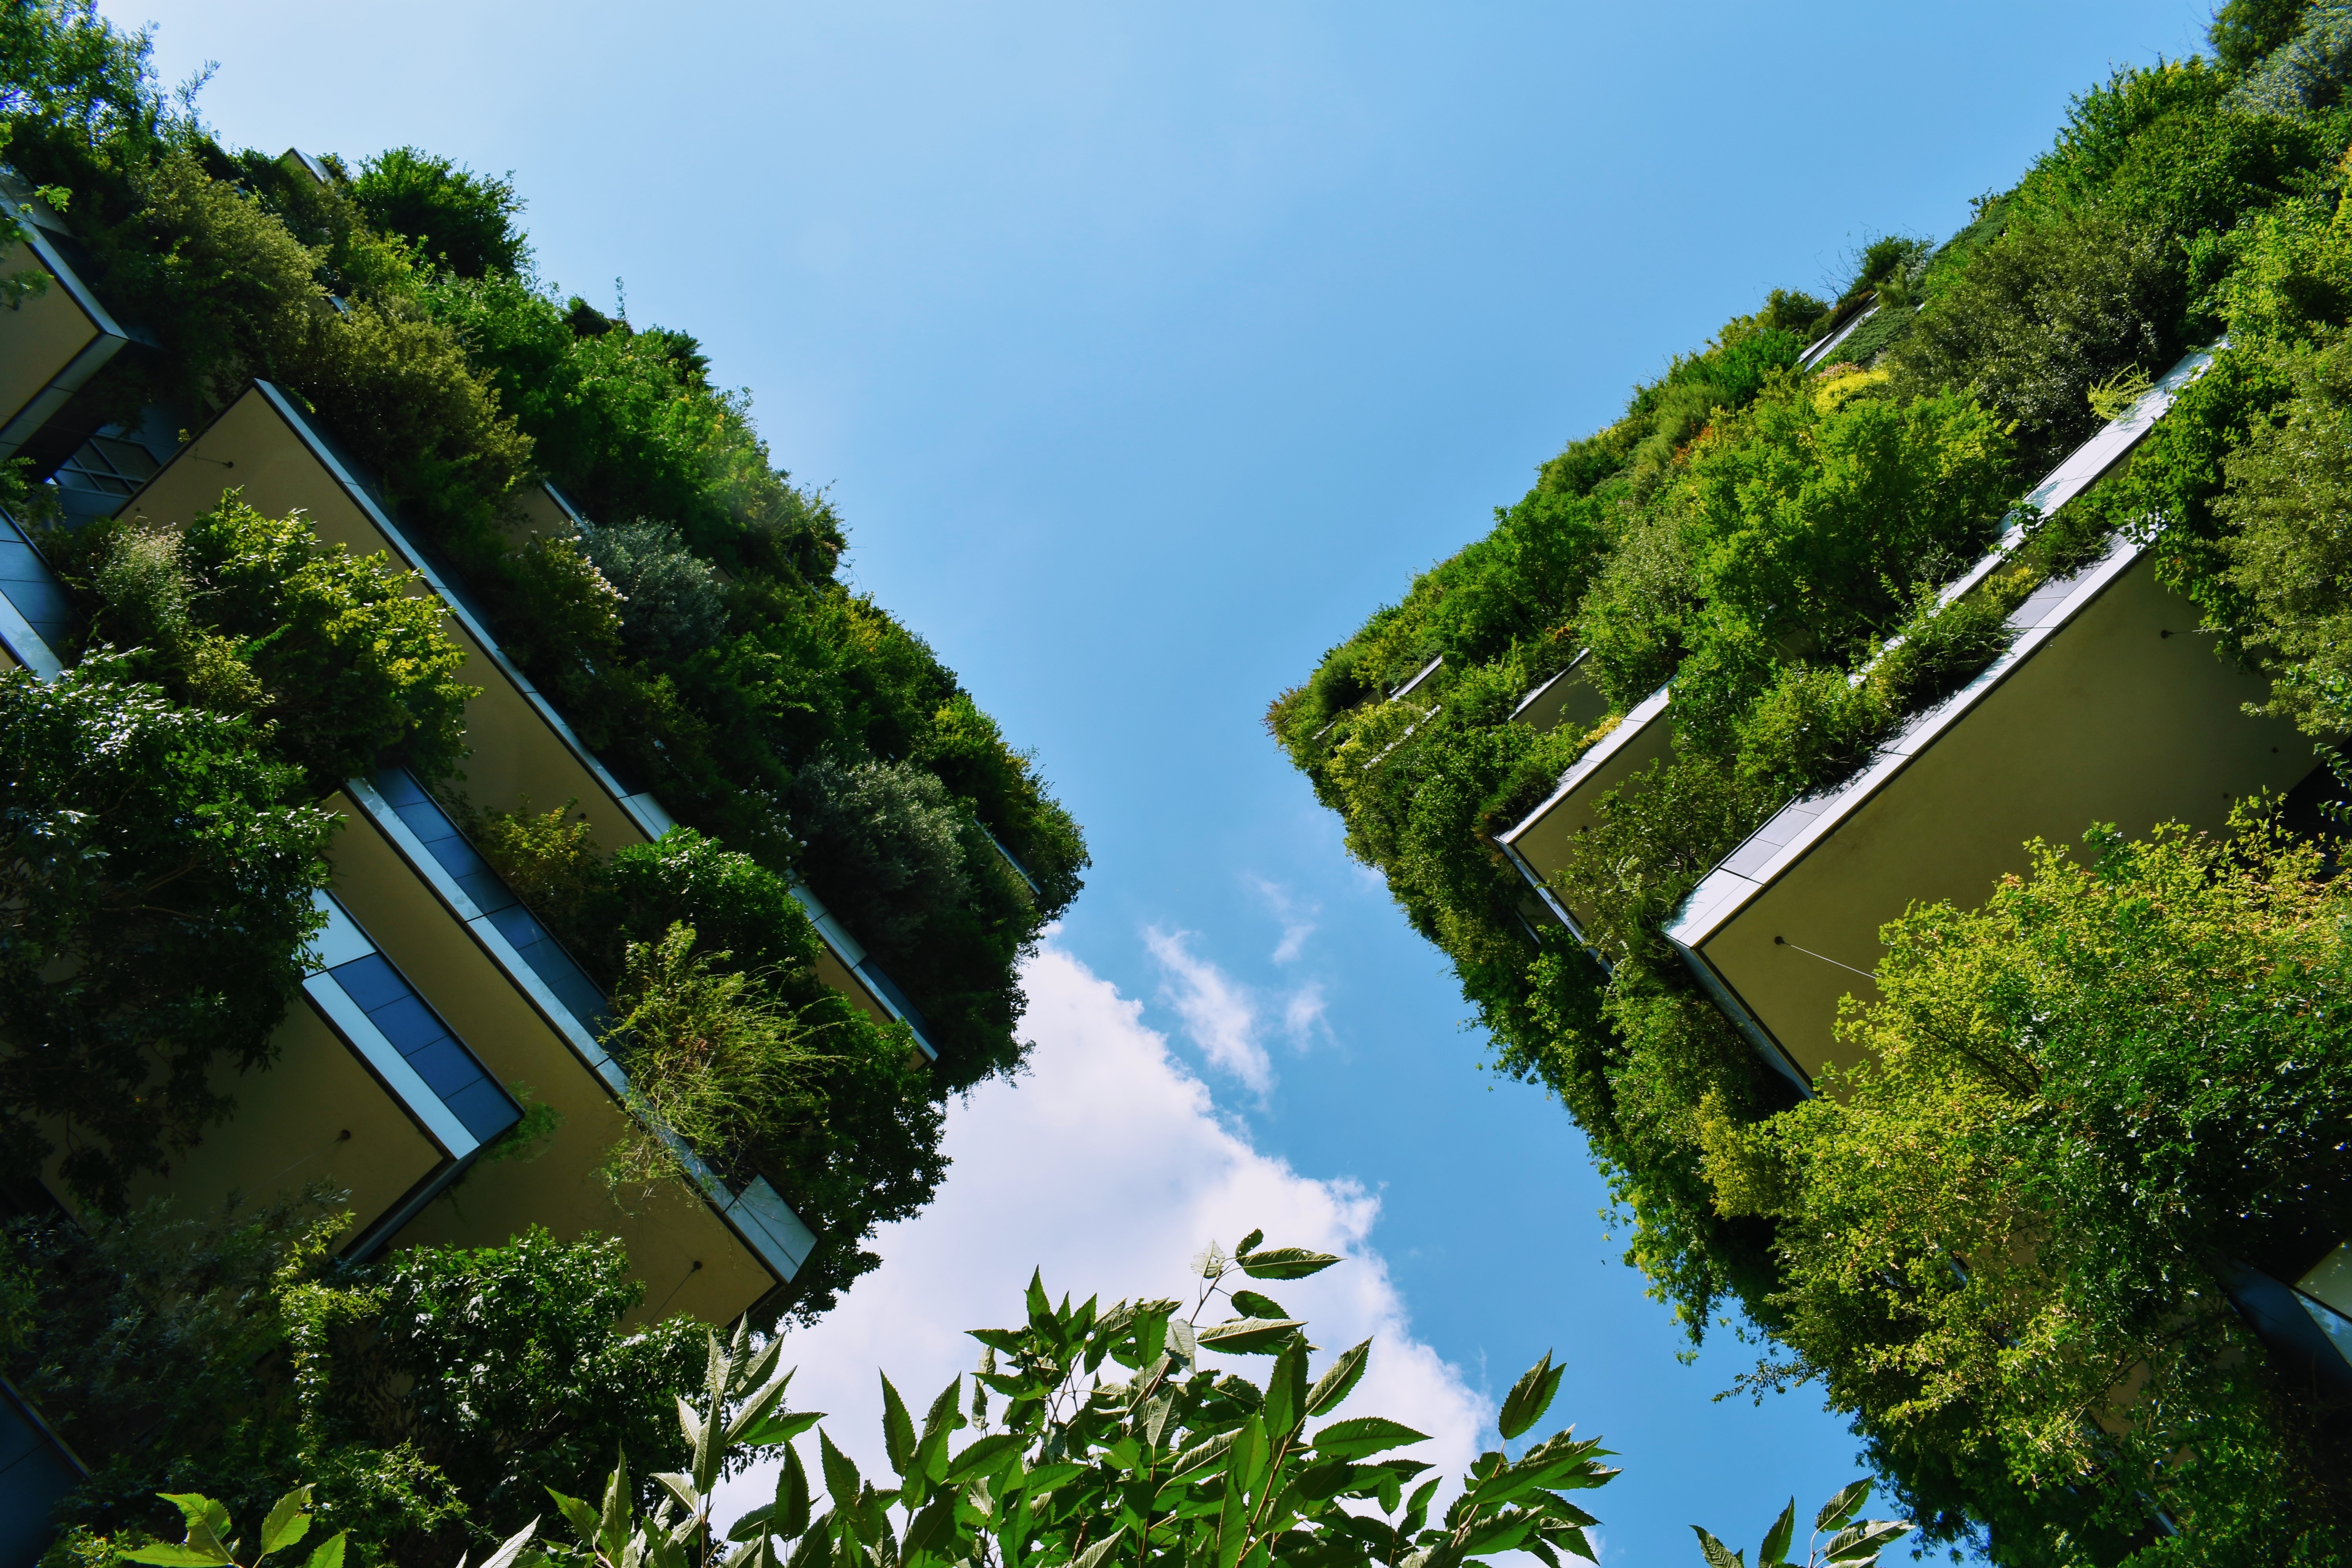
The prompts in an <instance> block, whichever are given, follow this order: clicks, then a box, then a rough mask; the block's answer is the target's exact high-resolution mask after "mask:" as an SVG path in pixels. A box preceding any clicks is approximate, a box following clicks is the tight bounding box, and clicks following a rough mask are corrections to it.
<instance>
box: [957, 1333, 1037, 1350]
mask: <svg viewBox="0 0 2352 1568" xmlns="http://www.w3.org/2000/svg"><path fill="white" fill-rule="evenodd" d="M964 1332H965V1333H966V1334H968V1335H970V1336H971V1338H973V1339H975V1340H978V1341H979V1342H981V1343H982V1344H984V1345H986V1346H987V1347H988V1348H989V1349H991V1350H995V1351H1003V1352H1004V1353H1005V1354H1006V1355H1019V1354H1020V1353H1021V1350H1022V1347H1023V1346H1024V1345H1026V1344H1027V1343H1028V1342H1029V1336H1028V1335H1026V1334H1024V1333H1023V1332H1022V1331H1020V1330H1019V1329H966V1330H965V1331H964Z"/></svg>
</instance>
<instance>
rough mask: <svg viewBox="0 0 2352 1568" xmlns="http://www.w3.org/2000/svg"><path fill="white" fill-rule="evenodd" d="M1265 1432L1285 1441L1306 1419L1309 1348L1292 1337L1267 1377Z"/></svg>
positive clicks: (1277, 1441)
mask: <svg viewBox="0 0 2352 1568" xmlns="http://www.w3.org/2000/svg"><path fill="white" fill-rule="evenodd" d="M1262 1413H1263V1414H1264V1415H1265V1430H1266V1435H1267V1436H1270V1437H1272V1438H1273V1439H1274V1440H1275V1441H1276V1443H1280V1442H1282V1441H1283V1440H1284V1439H1285V1438H1286V1437H1288V1436H1290V1435H1291V1433H1293V1432H1295V1431H1297V1429H1298V1425H1299V1423H1300V1422H1302V1421H1304V1420H1306V1419H1307V1347H1306V1346H1305V1345H1303V1344H1301V1343H1299V1342H1297V1340H1295V1339H1294V1340H1292V1341H1291V1342H1289V1343H1288V1344H1286V1345H1285V1346H1284V1347H1283V1349H1282V1353H1281V1354H1280V1355H1277V1356H1276V1357H1275V1358H1274V1371H1273V1372H1272V1373H1268V1374H1267V1377H1266V1380H1265V1406H1264V1409H1263V1412H1262Z"/></svg>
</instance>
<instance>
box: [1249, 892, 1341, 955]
mask: <svg viewBox="0 0 2352 1568" xmlns="http://www.w3.org/2000/svg"><path fill="white" fill-rule="evenodd" d="M1249 881H1250V884H1251V886H1253V887H1255V889H1257V896H1258V897H1259V898H1261V899H1264V900H1265V904H1266V907H1267V908H1268V909H1270V910H1273V911H1274V915H1275V918H1276V920H1278V921H1281V922H1282V940H1281V941H1280V942H1276V943H1275V946H1274V962H1275V963H1297V962H1298V955H1299V953H1300V952H1303V951H1304V950H1305V948H1306V946H1307V938H1308V937H1310V936H1313V935H1314V934H1315V917H1316V916H1318V915H1319V914H1321V913H1322V912H1323V910H1322V907H1321V906H1320V905H1318V904H1307V905H1305V906H1304V907H1302V906H1301V905H1300V904H1299V903H1298V901H1297V900H1295V899H1293V898H1292V897H1291V896H1290V889H1288V888H1286V887H1284V886H1283V885H1282V884H1281V883H1279V882H1269V881H1267V880H1266V879H1265V878H1264V877H1252V878H1250V879H1249Z"/></svg>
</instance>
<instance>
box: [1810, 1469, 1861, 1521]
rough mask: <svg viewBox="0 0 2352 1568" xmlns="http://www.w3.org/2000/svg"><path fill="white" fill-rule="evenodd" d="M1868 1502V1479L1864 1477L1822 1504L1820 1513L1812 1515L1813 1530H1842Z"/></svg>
mask: <svg viewBox="0 0 2352 1568" xmlns="http://www.w3.org/2000/svg"><path fill="white" fill-rule="evenodd" d="M1869 1500H1870V1478H1869V1477H1867V1476H1864V1478H1863V1479H1860V1480H1858V1481H1855V1482H1853V1483H1852V1484H1851V1485H1849V1486H1847V1487H1845V1488H1844V1489H1842V1490H1840V1491H1839V1493H1838V1495H1837V1496H1835V1497H1833V1498H1832V1499H1830V1500H1829V1501H1827V1502H1825V1503H1823V1504H1822V1511H1821V1512H1819V1513H1817V1514H1815V1515H1813V1528H1814V1529H1815V1530H1840V1529H1843V1528H1844V1526H1845V1525H1846V1524H1848V1523H1849V1522H1851V1521H1853V1516H1854V1515H1855V1514H1858V1513H1860V1512H1861V1511H1862V1505H1863V1504H1864V1503H1865V1502H1868V1501H1869Z"/></svg>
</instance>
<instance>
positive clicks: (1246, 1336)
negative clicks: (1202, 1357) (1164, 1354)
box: [1198, 1318, 1307, 1355]
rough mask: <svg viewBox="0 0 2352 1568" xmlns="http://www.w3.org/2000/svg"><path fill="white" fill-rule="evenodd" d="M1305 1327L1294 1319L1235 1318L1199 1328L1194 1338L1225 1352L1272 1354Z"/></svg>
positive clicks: (1301, 1322) (1304, 1324)
mask: <svg viewBox="0 0 2352 1568" xmlns="http://www.w3.org/2000/svg"><path fill="white" fill-rule="evenodd" d="M1306 1326H1307V1325H1306V1323H1305V1322H1303V1321H1300V1320H1298V1319H1297V1318H1276V1319H1273V1320H1271V1321H1269V1320H1267V1319H1265V1318H1235V1319H1234V1320H1233V1321H1231V1322H1226V1323H1219V1324H1218V1325H1217V1326H1216V1327H1214V1328H1213V1329H1202V1330H1201V1331H1200V1333H1199V1335H1198V1338H1199V1340H1200V1342H1201V1343H1202V1344H1203V1345H1206V1346H1207V1347H1208V1348H1209V1349H1211V1350H1213V1351H1217V1352H1222V1353H1223V1354H1225V1355H1272V1354H1274V1353H1275V1352H1276V1351H1277V1350H1279V1349H1280V1348H1281V1347H1282V1345H1283V1343H1284V1342H1285V1341H1286V1340H1288V1339H1289V1338H1290V1336H1291V1335H1292V1334H1295V1333H1297V1331H1299V1330H1300V1329H1303V1328H1305V1327H1306Z"/></svg>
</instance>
